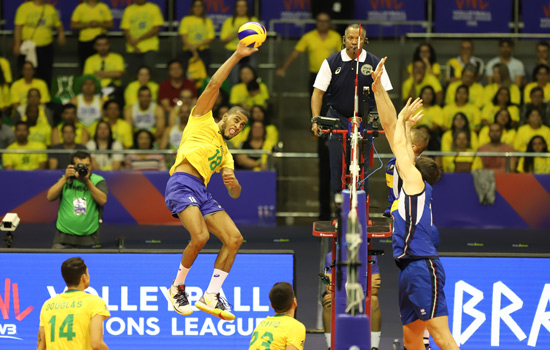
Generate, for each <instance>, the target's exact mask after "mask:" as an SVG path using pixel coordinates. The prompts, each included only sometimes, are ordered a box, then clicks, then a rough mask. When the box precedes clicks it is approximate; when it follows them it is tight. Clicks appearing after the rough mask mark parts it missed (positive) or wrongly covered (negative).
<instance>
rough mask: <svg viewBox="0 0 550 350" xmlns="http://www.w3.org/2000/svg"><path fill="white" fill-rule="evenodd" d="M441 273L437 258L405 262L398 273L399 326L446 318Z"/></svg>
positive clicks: (441, 268) (441, 266)
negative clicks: (441, 317)
mask: <svg viewBox="0 0 550 350" xmlns="http://www.w3.org/2000/svg"><path fill="white" fill-rule="evenodd" d="M444 286H445V271H444V270H443V265H442V264H441V261H440V260H439V259H421V260H412V261H410V262H408V263H407V264H406V265H405V267H404V268H403V269H402V270H401V271H399V309H400V311H401V323H402V324H403V325H406V324H409V323H411V322H414V321H416V320H418V319H420V320H422V321H427V320H430V319H432V318H435V317H439V316H448V315H449V312H448V310H447V302H446V300H445V293H444V292H443V287H444Z"/></svg>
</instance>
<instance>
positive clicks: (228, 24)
mask: <svg viewBox="0 0 550 350" xmlns="http://www.w3.org/2000/svg"><path fill="white" fill-rule="evenodd" d="M250 21H254V22H258V19H257V18H256V17H254V16H252V17H236V18H235V21H233V17H229V18H228V19H226V20H225V21H224V22H223V25H222V29H221V30H220V39H221V40H223V39H225V38H227V37H228V36H230V35H231V34H235V33H237V32H238V31H239V27H240V26H242V25H243V24H245V23H246V22H250ZM237 44H239V38H238V37H236V38H235V39H233V40H231V41H230V42H228V43H227V44H225V49H226V50H229V51H235V50H237Z"/></svg>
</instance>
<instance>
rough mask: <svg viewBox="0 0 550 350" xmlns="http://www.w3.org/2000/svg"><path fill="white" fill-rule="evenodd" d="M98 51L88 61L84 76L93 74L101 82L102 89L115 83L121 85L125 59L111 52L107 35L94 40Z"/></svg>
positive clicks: (85, 65)
mask: <svg viewBox="0 0 550 350" xmlns="http://www.w3.org/2000/svg"><path fill="white" fill-rule="evenodd" d="M94 48H95V50H96V51H97V53H96V54H95V55H92V56H90V57H88V59H86V63H85V64H84V74H93V75H95V76H96V78H98V79H99V80H100V82H101V86H102V87H106V86H108V85H109V84H111V83H113V84H115V85H117V86H118V85H120V78H121V77H122V75H123V74H124V59H123V58H122V56H121V55H119V54H118V53H114V52H111V45H110V43H109V39H108V38H107V36H106V35H104V34H101V35H98V36H97V37H96V38H95V40H94Z"/></svg>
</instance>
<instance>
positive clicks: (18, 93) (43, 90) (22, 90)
mask: <svg viewBox="0 0 550 350" xmlns="http://www.w3.org/2000/svg"><path fill="white" fill-rule="evenodd" d="M34 73H35V69H34V66H33V65H32V63H30V62H25V63H24V64H23V67H22V68H21V75H23V78H21V79H19V80H16V81H15V82H14V83H13V84H12V85H11V88H10V95H11V105H12V107H13V108H17V107H19V105H21V104H25V103H27V95H28V93H29V90H30V89H33V88H34V89H38V91H39V92H40V96H41V101H42V103H48V102H50V92H49V91H48V86H47V85H46V83H45V82H44V80H42V79H37V78H35V77H34Z"/></svg>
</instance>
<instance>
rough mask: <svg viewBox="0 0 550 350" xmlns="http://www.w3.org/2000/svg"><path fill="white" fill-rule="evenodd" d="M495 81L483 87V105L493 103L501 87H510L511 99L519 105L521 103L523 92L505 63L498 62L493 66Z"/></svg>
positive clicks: (493, 79)
mask: <svg viewBox="0 0 550 350" xmlns="http://www.w3.org/2000/svg"><path fill="white" fill-rule="evenodd" d="M492 81H493V83H491V84H488V85H486V86H485V89H483V100H484V101H483V105H488V104H491V103H492V101H493V98H495V95H496V94H497V92H498V89H500V88H501V87H505V88H508V89H509V90H510V100H511V101H512V103H513V104H515V105H519V104H520V103H521V93H520V91H519V87H518V86H517V85H516V84H514V83H512V80H511V79H510V71H509V70H508V66H506V65H505V64H504V63H497V64H496V65H495V66H494V67H493V78H492Z"/></svg>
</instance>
